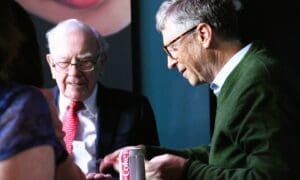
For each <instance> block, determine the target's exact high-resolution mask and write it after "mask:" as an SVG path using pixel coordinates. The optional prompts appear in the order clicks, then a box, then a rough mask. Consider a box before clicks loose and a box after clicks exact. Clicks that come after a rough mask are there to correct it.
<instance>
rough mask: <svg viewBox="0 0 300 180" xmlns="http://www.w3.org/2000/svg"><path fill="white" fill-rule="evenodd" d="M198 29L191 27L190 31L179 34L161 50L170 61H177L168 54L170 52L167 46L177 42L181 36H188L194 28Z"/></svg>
mask: <svg viewBox="0 0 300 180" xmlns="http://www.w3.org/2000/svg"><path fill="white" fill-rule="evenodd" d="M197 27H198V25H196V26H194V27H192V28H191V29H189V30H187V31H185V32H184V33H182V34H180V35H179V36H177V37H176V38H175V39H173V40H172V41H170V42H169V43H168V44H166V45H164V46H163V50H164V51H165V52H166V53H167V55H168V56H169V57H171V58H172V59H177V58H174V56H173V55H172V54H171V53H170V51H169V50H168V46H170V45H172V44H174V43H175V42H176V41H178V40H179V39H180V38H182V37H183V36H185V35H187V34H189V33H190V32H192V31H194V30H195V29H196V28H197Z"/></svg>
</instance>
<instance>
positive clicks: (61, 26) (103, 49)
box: [46, 19, 108, 60]
mask: <svg viewBox="0 0 300 180" xmlns="http://www.w3.org/2000/svg"><path fill="white" fill-rule="evenodd" d="M74 30H83V31H85V32H88V33H90V34H92V35H93V36H94V37H95V39H96V41H97V44H98V51H99V56H100V60H106V57H107V49H108V44H107V42H106V41H105V39H104V38H103V37H102V36H101V35H100V33H99V32H98V31H97V30H96V29H95V28H93V27H91V26H89V25H87V24H85V23H83V22H81V21H79V20H77V19H67V20H64V21H61V22H60V23H58V24H57V25H56V26H55V27H53V28H52V29H50V30H49V31H48V32H47V33H46V38H47V41H48V48H49V52H50V53H52V52H53V49H54V46H55V43H56V41H57V40H58V39H57V38H60V37H61V35H65V34H66V33H68V32H71V31H74Z"/></svg>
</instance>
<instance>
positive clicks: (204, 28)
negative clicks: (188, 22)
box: [197, 23, 212, 48]
mask: <svg viewBox="0 0 300 180" xmlns="http://www.w3.org/2000/svg"><path fill="white" fill-rule="evenodd" d="M197 33H198V36H197V38H198V39H199V41H200V43H201V44H202V47H203V48H208V47H209V46H210V44H211V41H212V28H211V27H210V25H208V24H207V23H200V24H199V25H198V26H197Z"/></svg>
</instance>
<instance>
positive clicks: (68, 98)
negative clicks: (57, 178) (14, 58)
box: [46, 19, 159, 174]
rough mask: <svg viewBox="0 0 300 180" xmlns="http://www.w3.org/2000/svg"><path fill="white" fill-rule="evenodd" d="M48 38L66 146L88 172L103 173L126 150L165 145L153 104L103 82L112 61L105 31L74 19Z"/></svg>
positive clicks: (64, 23)
mask: <svg viewBox="0 0 300 180" xmlns="http://www.w3.org/2000/svg"><path fill="white" fill-rule="evenodd" d="M46 36H47V40H48V46H49V52H50V53H49V54H48V55H47V61H48V64H49V66H50V68H51V73H52V77H53V78H54V79H55V80H56V83H57V86H58V87H54V88H53V89H52V92H53V97H54V101H55V104H56V106H57V110H58V115H59V117H60V119H61V121H62V124H63V130H64V132H65V134H66V135H65V138H64V140H65V143H66V148H67V150H68V152H69V154H70V155H71V156H73V158H74V161H75V163H76V164H77V165H78V166H79V167H80V168H81V169H82V171H83V172H85V173H86V174H88V173H95V172H97V171H98V165H99V161H100V159H101V158H103V157H104V156H105V155H106V154H108V153H111V152H112V151H114V150H115V149H117V148H120V147H122V146H125V145H138V144H148V145H159V139H158V133H157V127H156V122H155V118H154V114H153V111H152V108H151V106H150V104H149V102H148V100H147V99H146V98H145V97H144V96H141V95H137V94H134V93H130V92H126V91H123V90H117V89H111V88H107V87H104V86H103V85H102V84H101V83H100V82H99V79H98V78H99V76H100V75H101V73H102V71H103V66H104V64H105V61H106V44H105V41H104V39H103V38H102V37H101V36H100V34H99V33H97V32H96V31H95V30H94V29H93V28H92V27H90V26H88V25H86V24H84V23H82V22H81V21H79V20H76V19H68V20H65V21H62V22H60V23H59V24H57V25H56V26H55V27H54V28H53V29H51V30H50V31H48V32H47V34H46Z"/></svg>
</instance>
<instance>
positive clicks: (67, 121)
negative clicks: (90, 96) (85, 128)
mask: <svg viewBox="0 0 300 180" xmlns="http://www.w3.org/2000/svg"><path fill="white" fill-rule="evenodd" d="M81 108H83V103H82V102H80V101H72V102H71V103H70V105H69V106H68V108H67V110H66V112H65V114H64V116H63V131H64V132H65V134H66V135H65V137H64V141H65V144H66V149H67V151H68V153H69V154H72V142H73V140H74V139H75V136H76V132H77V129H78V126H79V120H78V116H77V111H79V110H80V109H81Z"/></svg>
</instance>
